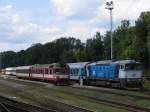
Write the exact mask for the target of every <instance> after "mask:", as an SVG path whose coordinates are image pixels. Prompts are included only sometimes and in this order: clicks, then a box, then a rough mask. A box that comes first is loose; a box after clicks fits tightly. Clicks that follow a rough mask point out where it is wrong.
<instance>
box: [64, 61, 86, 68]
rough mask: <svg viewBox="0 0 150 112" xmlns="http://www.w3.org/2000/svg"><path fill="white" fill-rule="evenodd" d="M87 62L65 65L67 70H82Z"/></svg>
mask: <svg viewBox="0 0 150 112" xmlns="http://www.w3.org/2000/svg"><path fill="white" fill-rule="evenodd" d="M88 63H89V62H77V63H67V65H68V66H69V68H83V67H85V66H86V65H87V64H88Z"/></svg>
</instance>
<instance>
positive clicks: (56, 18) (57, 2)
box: [0, 0, 150, 50]
mask: <svg viewBox="0 0 150 112" xmlns="http://www.w3.org/2000/svg"><path fill="white" fill-rule="evenodd" d="M49 1H50V3H51V4H50V7H49V8H48V11H47V12H45V10H46V9H47V8H46V7H45V8H44V9H43V10H44V14H42V15H43V16H41V15H40V14H41V13H42V12H40V13H39V12H38V11H37V12H34V11H36V10H32V9H28V10H27V9H23V8H16V7H17V6H15V7H14V6H12V5H5V6H4V5H0V45H1V47H2V46H4V47H5V50H7V49H12V50H19V49H20V50H21V49H22V48H27V47H28V46H29V45H31V44H33V43H39V42H41V43H45V42H49V41H52V40H55V39H57V38H60V37H64V36H67V37H68V36H73V37H76V38H79V39H81V40H82V41H83V42H85V41H86V39H88V38H91V37H93V36H94V34H95V33H96V31H100V32H101V34H104V33H105V31H106V30H109V21H110V20H109V18H110V17H109V11H108V10H106V9H105V7H106V5H105V3H106V2H107V1H110V0H49ZM113 1H114V10H113V20H114V26H115V27H117V26H118V25H119V23H120V21H121V20H122V19H129V20H131V21H132V23H134V21H135V20H136V19H137V18H138V17H139V16H140V13H141V12H142V11H149V10H150V7H149V4H150V0H113ZM42 2H43V1H42ZM16 4H17V3H16ZM33 8H34V5H33ZM22 10H23V12H24V11H26V12H25V14H24V13H23V12H22V13H19V12H20V11H22ZM29 10H30V11H31V12H28V11H29ZM39 10H42V9H39ZM50 10H51V11H50ZM32 11H33V12H32ZM49 11H50V13H49ZM35 13H36V14H35ZM28 14H29V16H28ZM32 14H33V15H32ZM35 15H38V16H39V18H37V17H35ZM44 15H49V17H48V18H46V17H47V16H46V17H45V16H44ZM26 16H28V17H26ZM37 19H38V20H37ZM47 19H48V20H47ZM39 21H40V22H39ZM45 23H46V24H45ZM11 45H13V46H14V47H11ZM19 46H20V47H19ZM21 46H22V47H21ZM17 47H18V48H17Z"/></svg>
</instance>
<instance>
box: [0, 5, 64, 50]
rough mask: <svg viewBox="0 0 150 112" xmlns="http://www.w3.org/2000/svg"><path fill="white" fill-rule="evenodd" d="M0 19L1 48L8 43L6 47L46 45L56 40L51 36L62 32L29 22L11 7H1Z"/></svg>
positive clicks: (52, 27) (53, 27)
mask: <svg viewBox="0 0 150 112" xmlns="http://www.w3.org/2000/svg"><path fill="white" fill-rule="evenodd" d="M0 18H1V19H0V43H1V46H2V45H4V44H6V43H7V44H6V45H8V43H10V44H15V43H16V44H17V45H16V46H18V45H21V44H23V45H26V44H32V43H36V42H43V43H44V42H47V41H50V40H54V38H53V37H52V38H51V36H53V35H54V34H57V33H59V32H60V31H61V30H60V29H59V28H58V27H55V26H51V27H45V26H41V25H39V24H36V23H32V22H30V21H28V20H27V19H26V18H25V17H23V16H22V15H19V14H18V13H17V11H16V10H15V8H14V7H13V6H11V5H7V6H0ZM5 47H6V46H5ZM6 48H7V47H6ZM19 48H21V47H19ZM14 49H16V48H14Z"/></svg>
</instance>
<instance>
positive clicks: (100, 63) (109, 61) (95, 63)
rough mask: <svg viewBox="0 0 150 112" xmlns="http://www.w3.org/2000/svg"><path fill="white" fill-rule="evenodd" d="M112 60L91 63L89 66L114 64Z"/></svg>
mask: <svg viewBox="0 0 150 112" xmlns="http://www.w3.org/2000/svg"><path fill="white" fill-rule="evenodd" d="M112 63H113V62H112V60H104V61H97V62H93V63H90V64H89V65H104V64H112Z"/></svg>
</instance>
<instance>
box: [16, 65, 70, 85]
mask: <svg viewBox="0 0 150 112" xmlns="http://www.w3.org/2000/svg"><path fill="white" fill-rule="evenodd" d="M16 71H17V73H16V76H17V77H20V78H28V79H33V80H42V81H50V82H53V83H55V84H65V83H68V70H67V69H66V68H65V67H61V66H60V65H59V64H57V63H54V64H45V65H32V66H22V67H17V70H16Z"/></svg>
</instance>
